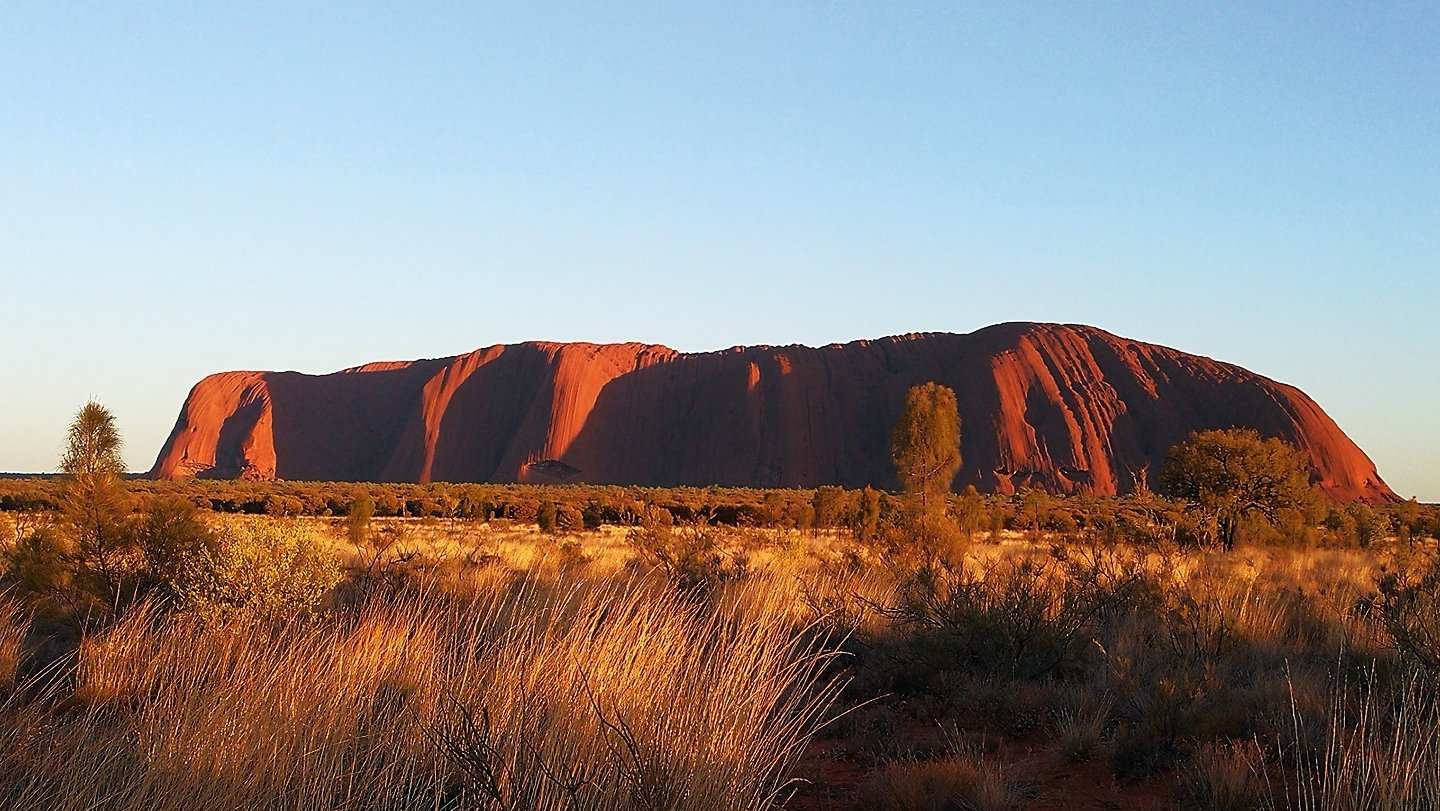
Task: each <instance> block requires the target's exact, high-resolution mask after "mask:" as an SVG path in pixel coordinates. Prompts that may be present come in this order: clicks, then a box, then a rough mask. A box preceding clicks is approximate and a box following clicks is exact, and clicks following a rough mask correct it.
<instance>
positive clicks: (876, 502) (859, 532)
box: [855, 484, 880, 541]
mask: <svg viewBox="0 0 1440 811" xmlns="http://www.w3.org/2000/svg"><path fill="white" fill-rule="evenodd" d="M879 529H880V491H879V490H876V489H875V488H873V487H871V486H869V485H868V484H867V485H866V486H865V489H864V490H861V491H860V520H859V521H858V522H857V523H856V525H855V534H856V536H857V537H859V538H860V540H862V541H871V540H874V539H875V533H876V532H878V531H879Z"/></svg>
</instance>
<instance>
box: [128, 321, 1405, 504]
mask: <svg viewBox="0 0 1440 811" xmlns="http://www.w3.org/2000/svg"><path fill="white" fill-rule="evenodd" d="M931 380H933V381H937V382H940V383H943V384H945V385H946V386H949V387H951V388H953V389H954V390H955V392H956V395H957V399H958V401H959V408H960V417H961V421H962V437H963V438H962V448H961V450H962V455H963V457H964V467H963V468H962V470H961V472H960V475H959V476H958V477H957V478H956V480H955V486H956V488H957V489H958V488H963V487H964V486H965V485H967V484H975V485H977V486H978V487H979V488H980V489H982V490H985V491H1000V492H1010V491H1013V490H1015V489H1018V488H1022V487H1043V488H1045V489H1048V490H1051V491H1055V492H1088V493H1097V494H1114V493H1125V492H1129V491H1131V490H1133V489H1134V488H1135V487H1136V486H1138V485H1140V484H1153V483H1154V479H1155V477H1156V475H1157V474H1158V473H1159V470H1160V467H1161V464H1162V462H1163V460H1164V457H1165V453H1166V451H1167V450H1168V449H1169V447H1170V446H1171V445H1173V444H1174V443H1176V442H1179V441H1181V440H1183V439H1184V438H1185V437H1186V436H1187V435H1188V434H1189V433H1190V432H1192V431H1195V430H1199V429H1206V428H1227V427H1250V428H1255V429H1257V430H1258V431H1259V432H1260V433H1261V434H1263V435H1266V436H1277V437H1280V438H1282V439H1285V440H1287V441H1289V442H1292V443H1295V444H1296V445H1298V446H1300V447H1301V448H1303V449H1304V450H1305V451H1306V452H1307V453H1308V454H1309V456H1310V461H1311V464H1312V467H1313V475H1314V477H1315V480H1316V482H1317V483H1318V484H1319V485H1320V486H1321V487H1322V488H1324V490H1325V491H1326V492H1328V493H1330V494H1331V495H1333V496H1335V497H1338V498H1343V499H1365V500H1370V501H1382V500H1389V499H1393V498H1394V494H1393V493H1392V492H1391V490H1390V488H1389V487H1387V486H1386V484H1385V482H1384V481H1382V480H1381V478H1380V476H1379V475H1378V473H1377V472H1376V470H1375V465H1374V463H1373V462H1371V461H1370V459H1369V458H1368V457H1367V456H1366V455H1365V453H1364V452H1363V451H1361V450H1360V448H1359V447H1357V446H1356V445H1355V443H1354V442H1352V441H1351V440H1350V438H1349V437H1347V436H1346V435H1345V433H1344V432H1343V431H1341V430H1340V428H1339V426H1337V425H1336V424H1335V422H1334V421H1333V420H1331V419H1330V417H1329V416H1327V415H1326V414H1325V412H1324V411H1322V410H1321V409H1320V407H1319V406H1318V405H1316V404H1315V402H1314V401H1313V400H1311V399H1310V398H1309V397H1307V396H1306V395H1305V394H1304V393H1303V392H1301V391H1300V390H1299V389H1296V388H1295V387H1293V386H1288V385H1285V384H1283V383H1277V382H1276V381H1274V380H1270V379H1269V378H1266V377H1262V376H1260V375H1258V374H1255V373H1253V372H1250V371H1247V370H1245V369H1242V368H1240V367H1238V366H1234V365H1231V364H1228V363H1222V362H1219V361H1215V360H1211V359H1209V358H1205V357H1201V356H1198V355H1191V354H1187V353H1184V352H1180V351H1177V350H1174V349H1169V348H1166V347H1162V346H1156V345H1154V344H1147V343H1142V342H1139V341H1133V340H1129V339H1126V338H1121V337H1118V336H1116V335H1112V334H1110V333H1108V332H1105V331H1103V330H1100V329H1096V328H1093V327H1086V326H1077V325H1061V324H1031V323H1011V324H999V325H996V326H992V327H987V328H985V329H982V330H978V331H976V332H973V333H969V334H964V335H957V334H951V333H923V334H911V335H899V336H894V337H889V338H881V339H877V340H865V341H854V342H851V343H847V344H831V345H829V346H823V347H818V348H812V347H805V346H784V347H774V346H754V347H735V348H732V349H727V350H723V351H719V352H703V353H682V352H676V351H674V350H671V349H668V348H666V347H664V346H657V345H648V344H604V345H600V344H588V343H545V342H530V343H523V344H512V345H503V346H492V347H487V348H485V349H480V350H476V351H475V352H471V353H469V354H465V355H459V356H456V357H450V358H439V359H434V360H417V361H408V362H390V363H373V364H368V365H366V366H361V367H357V368H354V369H346V370H344V371H341V372H336V373H334V374H327V375H305V374H300V373H297V372H222V373H219V374H215V375H211V376H209V377H207V378H205V379H204V380H202V381H200V382H199V383H197V384H196V385H195V387H194V388H193V389H192V390H191V392H190V396H189V397H188V398H186V401H185V404H184V406H183V407H182V408H181V411H180V417H179V419H178V420H177V421H176V423H175V429H174V430H173V431H172V432H171V434H170V438H169V439H168V440H167V441H166V443H165V445H164V447H163V448H161V450H160V454H159V456H158V458H157V459H156V461H155V467H154V468H153V470H152V471H151V472H152V474H153V475H154V476H156V477H160V478H179V477H185V476H204V477H218V478H258V479H269V478H284V479H330V480H366V481H421V482H424V481H473V482H488V481H531V482H603V483H617V484H646V485H680V484H687V485H709V484H723V485H744V486H754V487H810V486H815V485H820V484H840V485H845V486H852V487H853V486H860V485H864V484H873V485H876V486H881V487H891V486H893V485H894V474H893V472H892V469H891V463H890V455H889V446H888V433H889V427H890V425H891V424H892V423H893V422H894V420H895V418H896V416H897V415H898V414H899V412H900V408H901V405H902V403H903V402H904V396H905V392H906V390H907V389H908V388H909V387H910V386H912V385H915V384H917V383H923V382H926V381H931Z"/></svg>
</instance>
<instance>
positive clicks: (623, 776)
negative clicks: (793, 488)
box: [0, 506, 1440, 809]
mask: <svg viewBox="0 0 1440 811" xmlns="http://www.w3.org/2000/svg"><path fill="white" fill-rule="evenodd" d="M992 509H993V506H992ZM198 519H199V520H200V522H201V523H202V524H203V525H204V526H205V529H206V531H207V532H208V533H211V534H212V535H213V536H214V538H215V539H216V542H215V543H214V545H213V547H212V549H211V551H210V552H209V553H208V554H209V555H210V558H209V559H210V561H211V565H209V566H207V567H204V568H203V574H196V573H195V572H189V573H187V572H186V571H184V570H185V569H186V568H187V567H190V568H194V566H195V564H193V563H184V562H182V563H181V564H180V571H178V572H177V573H176V575H175V577H174V579H173V582H172V583H171V584H169V585H167V586H165V587H163V588H162V587H157V588H152V589H149V590H146V591H144V593H143V594H142V593H140V592H139V591H136V592H134V593H133V594H130V595H121V596H120V597H118V598H117V599H116V600H114V601H112V602H113V604H112V605H109V606H98V605H93V604H92V605H89V606H87V608H86V609H85V611H84V612H83V613H80V612H78V611H77V608H78V607H79V605H80V603H79V602H77V601H76V598H75V597H74V596H73V594H70V595H68V596H67V592H74V591H76V590H78V589H79V588H80V585H82V584H77V583H65V582H62V581H56V580H51V581H48V584H47V582H46V581H44V579H43V577H41V578H40V579H38V580H37V575H36V572H35V569H36V568H37V566H38V564H36V563H35V561H34V559H33V554H32V553H34V550H33V549H29V547H27V543H28V542H27V537H31V538H33V537H34V536H35V534H36V533H37V531H39V530H37V529H36V522H41V523H43V521H44V518H43V516H41V517H37V516H35V515H33V514H32V515H25V514H16V513H12V514H5V515H3V516H0V524H4V526H3V527H0V529H3V533H0V537H3V538H4V539H6V542H7V547H6V549H7V554H6V558H5V560H6V561H7V565H8V567H9V568H8V569H7V572H6V574H5V577H6V580H7V582H8V583H9V584H10V586H9V592H8V593H7V596H6V597H5V600H4V606H3V610H0V681H3V684H4V687H3V688H0V689H3V691H4V702H3V709H0V713H3V716H4V717H3V724H0V803H3V805H4V806H5V807H10V808H40V807H44V808H67V809H68V808H74V809H79V808H106V809H139V808H177V809H178V808H200V807H204V808H282V807H283V808H346V809H349V808H354V809H361V808H376V809H378V808H397V807H405V808H437V809H440V808H487V809H488V808H496V809H501V808H505V809H518V808H644V809H732V808H733V809H742V808H766V807H788V808H846V807H868V808H878V809H931V808H934V809H942V808H957V807H958V808H976V809H1002V808H1059V807H1066V808H1084V807H1095V808H1101V807H1121V808H1168V807H1177V806H1178V807H1189V808H1236V809H1240V808H1306V809H1342V808H1345V809H1348V808H1417V807H1433V806H1434V805H1435V804H1436V803H1437V802H1440V751H1437V739H1436V735H1435V733H1434V730H1435V728H1436V721H1437V708H1440V704H1437V703H1436V697H1435V695H1434V692H1433V687H1432V685H1433V684H1434V680H1433V675H1434V669H1435V666H1436V660H1435V659H1434V658H1433V654H1434V653H1435V651H1436V650H1437V648H1436V645H1435V642H1436V639H1437V638H1440V637H1437V636H1435V635H1434V634H1435V632H1436V631H1437V629H1440V603H1437V601H1436V599H1435V597H1434V595H1435V594H1436V589H1435V588H1434V586H1435V582H1434V579H1433V577H1432V576H1431V575H1430V574H1427V573H1430V572H1434V571H1435V568H1434V564H1433V559H1434V555H1435V552H1434V541H1433V540H1431V539H1429V538H1423V537H1415V536H1413V535H1407V537H1406V538H1405V539H1404V540H1401V539H1400V538H1399V537H1395V536H1388V537H1385V538H1381V539H1378V540H1375V541H1374V542H1371V543H1369V545H1368V548H1365V549H1359V548H1353V547H1347V548H1339V547H1337V548H1326V547H1324V546H1314V545H1311V546H1294V545H1292V546H1285V545H1280V544H1274V543H1272V544H1267V545H1247V544H1244V543H1242V544H1241V545H1240V546H1238V547H1237V548H1236V549H1235V550H1233V551H1228V552H1227V551H1219V550H1213V549H1203V548H1190V547H1182V546H1180V545H1177V544H1176V543H1174V542H1171V541H1167V540H1165V539H1164V538H1155V539H1151V540H1150V541H1148V542H1138V541H1134V540H1123V541H1119V542H1114V541H1106V540H1104V539H1101V538H1097V537H1096V536H1094V535H1093V534H1087V533H1065V532H1056V531H1049V530H1045V529H1034V530H1028V531H1015V530H1009V529H995V530H993V531H990V532H984V533H972V534H971V537H969V538H968V539H961V540H959V541H958V542H956V543H954V544H953V545H952V546H951V547H949V548H947V549H945V550H943V552H942V553H941V554H939V555H936V556H933V557H930V558H927V559H919V558H916V557H914V556H911V555H904V554H897V553H896V550H895V549H894V548H893V547H888V546H886V545H885V544H883V543H880V542H877V541H875V540H873V539H870V540H867V539H864V538H862V537H861V535H860V533H855V532H850V531H848V530H796V529H764V528H744V527H726V526H718V525H715V524H712V523H709V522H705V521H696V522H693V523H690V522H675V521H671V520H664V519H663V518H660V517H658V516H655V515H650V516H646V517H645V518H644V519H643V520H641V521H640V522H638V523H637V525H635V526H630V527H617V526H608V525H607V526H602V527H600V528H598V529H593V530H589V531H585V530H576V531H570V532H565V531H560V530H554V531H552V532H549V533H542V532H539V531H537V530H536V529H535V527H534V525H522V524H518V523H514V522H509V521H506V520H503V519H497V520H492V521H488V522H487V521H479V520H457V519H436V518H409V519H403V518H400V519H397V518H391V519H379V518H376V519H368V520H361V519H359V518H357V519H353V520H352V519H345V518H314V517H294V518H274V517H265V516H220V515H211V514H200V515H199V516H198ZM41 534H43V532H42V533H41ZM31 546H33V544H31ZM27 549H29V552H27ZM26 554H32V558H31V559H27V558H26ZM277 560H278V561H282V562H283V565H274V566H266V565H265V563H264V562H265V561H277ZM221 564H223V565H221ZM137 565H138V564H137ZM115 566H116V567H123V564H122V563H119V562H117V563H116V564H115ZM26 567H29V568H28V569H27V568H26ZM27 578H29V579H28V580H27ZM1427 578H1430V579H1428V580H1427Z"/></svg>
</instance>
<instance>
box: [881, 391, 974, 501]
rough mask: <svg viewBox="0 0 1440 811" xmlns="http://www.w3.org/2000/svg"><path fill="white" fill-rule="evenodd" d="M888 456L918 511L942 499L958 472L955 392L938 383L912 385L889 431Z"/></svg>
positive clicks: (958, 422) (958, 453)
mask: <svg viewBox="0 0 1440 811" xmlns="http://www.w3.org/2000/svg"><path fill="white" fill-rule="evenodd" d="M890 457H891V459H892V460H894V462H895V472H896V474H897V475H898V476H899V479H900V485H901V487H903V488H904V490H905V492H906V494H907V495H910V496H912V497H914V498H915V499H917V500H918V501H919V504H920V508H921V510H922V511H925V510H928V508H929V505H930V503H931V502H932V501H934V500H935V499H936V498H937V497H938V498H939V499H940V500H941V501H942V502H943V500H944V496H945V495H946V494H947V493H949V492H950V484H951V482H953V481H954V480H955V474H956V473H958V472H959V471H960V411H959V408H958V407H957V406H956V403H955V392H954V391H952V390H950V389H949V388H946V387H945V386H942V385H940V384H939V383H925V384H923V385H919V386H914V387H912V388H911V389H910V391H909V392H908V393H907V394H906V395H905V410H904V411H902V412H901V414H900V419H899V420H897V421H896V423H895V426H894V428H893V429H892V430H891V432H890Z"/></svg>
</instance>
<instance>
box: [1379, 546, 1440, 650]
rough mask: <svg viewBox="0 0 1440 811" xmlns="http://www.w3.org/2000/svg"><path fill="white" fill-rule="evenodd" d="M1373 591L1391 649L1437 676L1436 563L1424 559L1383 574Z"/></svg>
mask: <svg viewBox="0 0 1440 811" xmlns="http://www.w3.org/2000/svg"><path fill="white" fill-rule="evenodd" d="M1377 588H1378V591H1379V608H1380V618H1381V620H1382V622H1383V623H1384V628H1385V631H1386V633H1388V634H1389V637H1390V640H1391V642H1392V644H1393V645H1394V647H1395V649H1396V650H1398V651H1399V652H1400V653H1401V654H1402V655H1404V656H1406V657H1408V658H1410V659H1412V660H1414V661H1415V662H1417V663H1418V664H1420V665H1421V666H1422V667H1424V668H1425V669H1426V670H1429V671H1430V672H1432V673H1440V562H1437V561H1436V560H1435V559H1434V558H1428V559H1425V560H1421V561H1414V562H1412V563H1411V565H1410V566H1407V567H1404V568H1400V569H1398V570H1396V571H1391V572H1387V573H1385V574H1384V575H1383V576H1382V577H1381V578H1380V580H1379V582H1378V584H1377Z"/></svg>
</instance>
